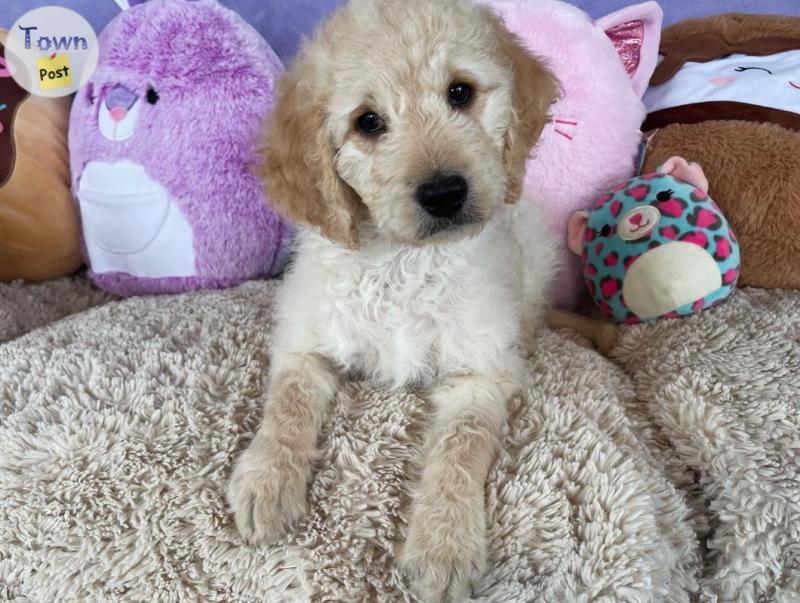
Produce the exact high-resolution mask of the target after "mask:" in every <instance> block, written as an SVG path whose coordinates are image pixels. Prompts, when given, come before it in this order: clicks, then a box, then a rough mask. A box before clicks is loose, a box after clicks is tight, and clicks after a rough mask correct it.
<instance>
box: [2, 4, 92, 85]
mask: <svg viewBox="0 0 800 603" xmlns="http://www.w3.org/2000/svg"><path fill="white" fill-rule="evenodd" d="M98 57H99V48H98V43H97V36H96V35H95V33H94V30H93V29H92V26H91V25H89V23H88V22H87V21H86V19H84V18H83V17H82V16H81V15H79V14H78V13H76V12H75V11H72V10H69V9H67V8H63V7H60V6H45V7H42V8H37V9H34V10H32V11H30V12H28V13H26V14H24V15H23V16H22V17H20V19H19V20H18V21H17V22H16V23H14V25H13V26H12V27H11V29H10V30H9V32H8V39H7V41H6V62H7V64H8V69H9V71H10V72H11V75H12V77H13V78H14V79H15V80H16V82H17V83H18V84H19V85H20V86H22V87H23V88H24V89H25V90H27V91H28V92H30V93H31V94H38V95H40V96H50V97H54V96H67V95H69V94H72V93H73V92H75V91H76V90H77V89H78V88H80V87H81V86H82V85H83V84H85V83H86V82H87V81H88V80H89V78H90V77H91V76H92V74H93V73H94V70H95V69H96V68H97V61H98Z"/></svg>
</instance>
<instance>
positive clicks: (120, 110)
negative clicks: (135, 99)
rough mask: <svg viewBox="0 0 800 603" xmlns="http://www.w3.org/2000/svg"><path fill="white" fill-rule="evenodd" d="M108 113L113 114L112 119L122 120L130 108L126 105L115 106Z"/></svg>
mask: <svg viewBox="0 0 800 603" xmlns="http://www.w3.org/2000/svg"><path fill="white" fill-rule="evenodd" d="M108 114H109V115H111V119H113V120H114V121H122V120H123V119H125V117H127V115H128V110H127V109H126V108H125V107H114V108H113V109H111V111H109V112H108Z"/></svg>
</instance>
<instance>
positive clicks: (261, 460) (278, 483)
mask: <svg viewBox="0 0 800 603" xmlns="http://www.w3.org/2000/svg"><path fill="white" fill-rule="evenodd" d="M309 474H310V464H309V462H308V460H307V459H306V458H303V457H301V456H300V455H297V454H295V453H294V452H293V451H291V450H289V449H287V448H286V447H285V446H281V445H280V444H278V443H277V442H274V441H270V440H269V439H268V438H264V437H262V436H261V435H260V434H259V435H258V436H256V439H255V440H253V443H252V444H251V445H250V447H249V448H248V449H247V450H245V452H244V454H242V456H241V457H240V458H239V460H238V462H237V463H236V467H235V468H234V470H233V475H232V476H231V480H230V483H229V484H228V503H229V504H230V506H231V509H232V510H233V514H234V518H235V520H236V527H237V528H238V529H239V532H240V533H241V535H242V537H243V538H244V540H245V542H247V543H248V544H257V543H262V544H272V543H273V542H275V541H277V540H280V539H281V538H282V537H283V536H284V535H285V534H286V533H287V531H289V530H290V529H291V528H292V527H293V526H294V525H295V524H296V523H297V522H298V521H300V520H301V519H302V518H303V517H305V516H306V514H307V512H308V508H307V502H306V489H307V484H308V478H309Z"/></svg>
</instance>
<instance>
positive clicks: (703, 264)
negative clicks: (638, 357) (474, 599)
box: [568, 157, 740, 324]
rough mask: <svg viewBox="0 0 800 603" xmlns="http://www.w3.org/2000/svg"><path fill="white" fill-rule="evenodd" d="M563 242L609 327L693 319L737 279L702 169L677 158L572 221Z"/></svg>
mask: <svg viewBox="0 0 800 603" xmlns="http://www.w3.org/2000/svg"><path fill="white" fill-rule="evenodd" d="M568 238H569V240H568V243H569V248H570V249H571V250H572V251H573V252H574V253H577V254H579V255H580V256H581V264H582V267H583V274H584V279H585V281H586V284H587V286H588V288H589V292H590V294H591V296H592V298H593V299H594V301H595V303H596V304H597V306H598V308H600V310H601V311H602V312H603V314H605V315H606V316H609V317H611V318H613V319H614V320H616V321H617V322H625V323H628V324H633V323H638V322H640V321H643V320H653V319H656V318H680V317H683V316H687V315H689V314H693V313H696V312H700V311H701V310H705V309H706V308H710V307H711V306H714V305H717V304H719V303H721V302H722V301H723V300H724V299H725V298H727V297H728V296H729V295H730V294H731V292H732V291H733V289H734V287H735V286H736V281H737V279H738V277H739V268H740V257H739V244H738V242H737V240H736V235H735V234H734V232H733V230H732V229H731V227H730V225H729V224H728V221H727V220H726V219H725V217H724V216H723V215H722V212H721V211H720V209H719V207H717V205H716V203H714V201H712V200H711V198H710V197H709V196H708V180H707V179H706V177H705V174H704V173H703V170H702V168H701V167H700V166H699V165H698V164H696V163H688V162H687V161H686V160H685V159H683V158H681V157H671V158H670V159H668V160H667V161H666V162H665V163H664V164H663V165H662V166H660V167H659V169H658V171H657V172H655V173H652V174H646V175H643V176H639V177H637V178H634V179H632V180H629V181H627V182H625V183H623V184H620V185H619V186H617V187H615V188H614V189H613V190H612V191H611V192H609V193H608V194H606V195H605V196H604V197H602V198H601V199H599V200H598V201H597V203H596V205H595V208H594V209H593V210H591V211H579V212H576V213H574V214H573V215H572V217H571V218H570V221H569V227H568Z"/></svg>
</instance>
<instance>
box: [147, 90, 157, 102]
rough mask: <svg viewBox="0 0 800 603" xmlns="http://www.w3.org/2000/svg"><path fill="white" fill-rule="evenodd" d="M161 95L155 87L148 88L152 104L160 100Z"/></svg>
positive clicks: (149, 100) (148, 99) (148, 97)
mask: <svg viewBox="0 0 800 603" xmlns="http://www.w3.org/2000/svg"><path fill="white" fill-rule="evenodd" d="M158 99H159V96H158V92H156V91H155V88H148V89H147V102H148V103H150V104H151V105H155V104H156V103H157V102H158Z"/></svg>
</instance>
